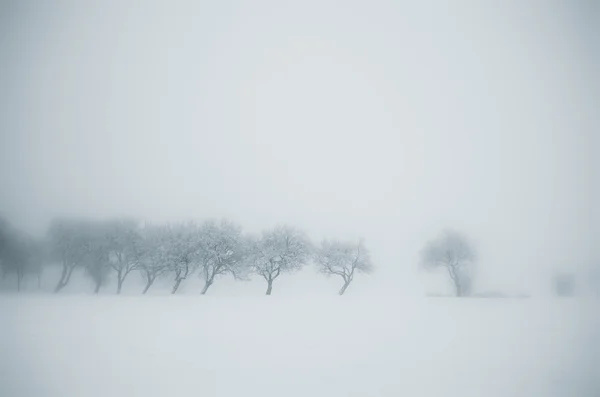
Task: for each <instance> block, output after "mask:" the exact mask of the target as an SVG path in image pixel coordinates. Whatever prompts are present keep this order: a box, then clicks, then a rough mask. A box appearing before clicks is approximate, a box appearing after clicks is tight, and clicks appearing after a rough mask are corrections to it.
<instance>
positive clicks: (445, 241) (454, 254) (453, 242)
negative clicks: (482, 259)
mask: <svg viewBox="0 0 600 397" xmlns="http://www.w3.org/2000/svg"><path fill="white" fill-rule="evenodd" d="M475 258H476V254H475V249H474V248H473V247H472V245H471V244H470V243H469V241H468V240H467V238H466V237H465V236H464V235H463V234H462V233H459V232H457V231H454V230H445V231H443V232H442V233H441V234H440V235H439V236H438V237H437V238H436V239H434V240H431V241H429V242H427V243H426V244H425V247H424V248H423V250H422V251H421V266H422V267H423V268H425V269H437V268H440V267H441V268H444V269H446V271H447V272H448V275H449V276H450V279H451V280H452V283H453V284H454V289H455V293H456V296H467V295H469V294H470V293H471V287H472V278H473V266H474V262H475Z"/></svg>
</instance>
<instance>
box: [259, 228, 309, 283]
mask: <svg viewBox="0 0 600 397" xmlns="http://www.w3.org/2000/svg"><path fill="white" fill-rule="evenodd" d="M311 251H312V249H311V243H310V240H309V239H308V237H307V236H306V234H305V233H304V232H302V231H300V230H297V229H294V228H292V227H289V226H279V227H276V228H274V229H273V230H269V231H265V232H263V233H262V236H261V237H260V238H250V239H249V259H250V263H251V266H252V271H253V272H254V273H256V274H258V275H259V276H261V277H262V278H264V279H265V281H266V282H267V292H266V294H267V295H271V291H272V290H273V282H274V281H275V279H277V277H279V276H280V275H281V274H282V273H291V272H294V271H297V270H300V269H301V268H302V266H304V265H305V264H306V263H307V262H308V260H309V259H310V255H311Z"/></svg>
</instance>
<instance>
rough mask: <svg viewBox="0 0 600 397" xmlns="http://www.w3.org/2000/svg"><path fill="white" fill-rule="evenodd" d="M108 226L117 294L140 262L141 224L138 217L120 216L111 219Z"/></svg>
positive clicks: (111, 263)
mask: <svg viewBox="0 0 600 397" xmlns="http://www.w3.org/2000/svg"><path fill="white" fill-rule="evenodd" d="M107 228H108V231H107V232H108V236H107V239H108V249H109V263H110V266H111V267H112V269H114V271H115V272H116V274H117V294H120V293H121V289H122V288H123V283H124V282H125V279H126V278H127V276H128V275H129V274H130V273H131V272H132V271H134V270H136V269H137V268H138V267H139V264H140V256H141V252H140V250H141V246H140V244H141V238H142V237H141V235H140V225H139V222H138V221H137V220H136V219H132V218H120V219H113V220H111V221H109V222H108V225H107Z"/></svg>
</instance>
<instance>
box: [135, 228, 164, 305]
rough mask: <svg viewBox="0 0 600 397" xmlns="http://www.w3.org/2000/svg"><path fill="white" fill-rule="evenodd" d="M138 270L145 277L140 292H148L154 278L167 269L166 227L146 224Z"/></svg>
mask: <svg viewBox="0 0 600 397" xmlns="http://www.w3.org/2000/svg"><path fill="white" fill-rule="evenodd" d="M140 248H141V250H140V259H139V265H138V266H137V268H138V270H139V271H140V272H141V273H142V275H143V276H144V278H145V279H146V286H145V287H144V290H143V291H142V294H145V293H146V292H148V290H149V289H150V287H151V286H152V284H154V281H156V279H157V278H158V277H160V276H162V275H164V274H166V273H167V272H168V270H169V266H168V260H169V251H168V228H167V227H166V226H152V225H146V226H145V227H144V229H143V231H142V240H141V244H140Z"/></svg>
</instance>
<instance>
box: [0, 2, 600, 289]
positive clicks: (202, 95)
mask: <svg viewBox="0 0 600 397" xmlns="http://www.w3.org/2000/svg"><path fill="white" fill-rule="evenodd" d="M413 3H414V4H408V2H406V3H404V2H399V1H391V0H389V1H380V0H377V1H361V2H359V1H344V2H342V1H330V0H319V1H317V0H307V1H295V2H287V1H275V0H268V1H263V0H259V1H212V2H198V1H185V2H181V1H174V2H171V1H168V2H167V1H164V2H147V1H96V2H91V1H76V0H72V1H56V2H52V1H23V2H19V1H12V2H11V1H9V2H2V5H1V6H0V7H1V8H0V12H1V13H2V19H1V22H2V23H0V59H1V63H0V87H1V91H0V105H1V106H0V186H1V188H0V189H1V194H0V213H2V214H3V215H4V216H6V217H7V218H8V219H10V220H11V221H12V222H13V223H14V224H15V225H16V226H18V227H21V228H23V229H25V230H27V231H29V232H30V233H33V234H36V235H43V233H44V231H45V228H46V226H47V223H48V221H49V220H50V219H51V218H52V217H53V216H56V215H81V216H95V217H96V216H98V217H102V216H111V215H122V214H130V215H135V216H140V217H145V218H148V219H151V220H155V221H167V220H180V219H188V218H196V219H202V218H207V217H229V218H232V219H234V220H236V221H238V222H240V223H242V224H243V225H244V226H245V228H246V229H247V230H249V231H258V230H261V229H263V228H267V227H271V226H274V225H275V224H277V223H290V224H293V225H296V226H298V227H301V228H304V229H306V230H307V231H308V232H309V234H310V235H311V236H312V237H313V238H315V239H320V238H322V237H338V238H350V239H356V238H358V237H361V236H362V237H365V238H366V242H367V245H368V246H369V247H370V248H371V251H372V255H373V259H374V262H375V263H376V264H377V265H378V272H377V273H376V274H374V275H372V276H371V277H370V279H369V281H368V282H367V283H370V285H373V284H377V283H381V285H386V286H387V287H389V288H392V289H393V288H398V289H402V288H410V286H411V285H412V284H414V280H415V276H418V277H421V275H419V274H418V272H417V269H416V267H417V266H416V265H417V263H418V251H419V250H420V248H421V247H422V245H423V243H424V242H425V241H426V240H427V239H429V238H431V237H434V236H435V235H436V234H437V233H438V232H439V231H440V230H441V229H442V228H445V227H452V228H457V229H460V230H463V231H464V232H465V233H467V234H468V235H469V236H470V237H471V239H472V240H473V241H474V242H475V243H476V245H477V247H478V251H479V257H480V263H479V267H480V274H481V277H482V280H484V281H482V282H483V283H484V284H485V285H486V287H489V288H498V289H502V288H505V287H508V286H514V288H518V289H523V290H527V289H528V288H530V282H531V280H534V279H536V276H537V275H542V277H545V278H547V277H548V276H549V274H550V272H552V271H554V270H556V269H569V268H584V269H585V268H587V267H588V266H591V265H592V264H593V263H599V262H600V252H599V251H600V249H599V248H598V243H599V242H600V241H599V240H598V237H597V236H598V230H599V229H598V222H599V220H600V214H599V212H598V208H597V205H596V206H595V207H593V201H594V197H595V198H596V199H595V202H596V203H597V202H598V196H599V194H598V187H597V185H598V169H599V168H600V164H599V161H598V158H597V152H598V150H597V149H598V147H600V144H599V143H600V142H599V140H598V125H599V123H598V120H599V116H598V115H597V114H595V112H597V109H598V94H599V93H600V91H599V89H598V88H599V84H598V72H597V68H598V67H599V65H600V62H599V59H598V56H599V55H598V54H599V53H600V52H599V49H600V47H599V45H598V39H597V38H598V37H600V32H598V29H597V28H595V26H596V25H595V23H596V20H595V18H596V15H597V12H598V7H595V8H592V3H593V2H586V1H581V2H572V3H569V4H572V6H568V5H564V4H566V3H567V2H564V4H563V5H561V6H559V5H552V2H547V1H532V2H521V1H512V2H511V1H508V2H481V1H459V2H413ZM417 3H418V4H417ZM484 3H486V4H484ZM574 4H579V5H578V6H575V5H574ZM569 7H570V8H569ZM395 276H398V277H395ZM545 280H546V279H544V281H543V282H544V283H545V282H546V281H545Z"/></svg>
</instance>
